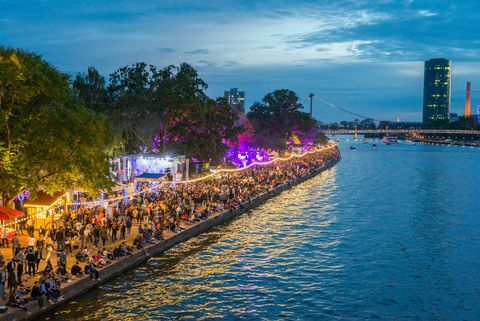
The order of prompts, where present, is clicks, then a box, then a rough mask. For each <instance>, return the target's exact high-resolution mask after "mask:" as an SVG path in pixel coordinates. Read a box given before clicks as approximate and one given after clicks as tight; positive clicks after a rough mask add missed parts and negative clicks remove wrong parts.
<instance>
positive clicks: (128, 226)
mask: <svg viewBox="0 0 480 321" xmlns="http://www.w3.org/2000/svg"><path fill="white" fill-rule="evenodd" d="M125 225H126V227H127V235H130V233H131V231H132V219H131V218H130V216H127V219H126V220H125Z"/></svg>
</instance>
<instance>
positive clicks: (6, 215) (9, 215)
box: [0, 206, 24, 221]
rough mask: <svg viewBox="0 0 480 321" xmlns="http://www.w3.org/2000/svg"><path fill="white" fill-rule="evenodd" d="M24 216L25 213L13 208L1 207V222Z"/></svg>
mask: <svg viewBox="0 0 480 321" xmlns="http://www.w3.org/2000/svg"><path fill="white" fill-rule="evenodd" d="M23 214H24V213H23V212H21V211H17V210H14V209H13V208H8V207H4V206H0V220H2V221H5V220H13V219H15V218H20V217H22V216H23Z"/></svg>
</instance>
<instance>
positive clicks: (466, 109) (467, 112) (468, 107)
mask: <svg viewBox="0 0 480 321" xmlns="http://www.w3.org/2000/svg"><path fill="white" fill-rule="evenodd" d="M465 117H470V82H469V81H467V99H466V101H465Z"/></svg>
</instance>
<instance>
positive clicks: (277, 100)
mask: <svg viewBox="0 0 480 321" xmlns="http://www.w3.org/2000/svg"><path fill="white" fill-rule="evenodd" d="M301 109H303V105H302V104H301V103H300V102H299V98H298V96H297V94H296V93H295V92H293V91H291V90H288V89H277V90H275V91H273V92H271V93H268V94H266V95H265V96H264V97H263V99H262V102H255V103H254V104H253V105H252V106H251V107H250V111H249V112H248V114H247V116H248V119H249V120H250V122H251V123H252V125H253V127H254V128H255V132H256V135H257V141H258V142H259V144H260V145H264V147H278V146H281V145H284V143H285V136H286V135H287V136H289V135H291V134H292V133H296V134H297V135H300V136H309V135H310V133H311V132H312V131H316V122H315V120H314V119H313V118H312V117H311V116H310V115H309V114H307V113H304V112H302V111H301Z"/></svg>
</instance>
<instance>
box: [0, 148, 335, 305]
mask: <svg viewBox="0 0 480 321" xmlns="http://www.w3.org/2000/svg"><path fill="white" fill-rule="evenodd" d="M339 157H340V155H339V152H338V150H337V149H336V148H330V149H327V150H324V151H322V152H320V153H313V154H307V155H306V156H304V157H301V158H292V159H290V160H288V161H284V162H275V163H272V164H270V165H266V166H253V167H251V168H249V169H247V170H242V171H233V172H227V173H220V174H218V175H217V176H216V177H215V178H211V179H206V180H201V181H197V182H193V183H187V184H163V185H160V186H158V187H157V188H155V189H152V190H147V191H144V192H142V193H140V194H138V195H136V196H135V197H132V198H130V199H129V200H128V201H127V202H125V201H118V200H115V201H110V202H109V206H110V208H109V209H106V208H105V207H101V206H95V207H91V208H87V207H79V208H77V209H75V210H70V211H68V212H66V213H65V214H64V215H63V218H62V220H61V221H58V222H56V223H55V224H53V225H52V226H50V227H49V228H47V229H45V228H43V227H40V228H38V229H37V230H34V229H33V228H27V233H28V237H27V239H26V243H25V244H20V243H21V242H20V241H19V238H18V236H17V235H15V237H14V238H13V239H12V240H11V242H10V246H11V250H12V255H13V256H12V259H11V260H9V262H8V263H7V262H5V260H4V258H3V256H2V257H0V297H1V299H3V301H4V303H7V304H9V305H12V306H18V307H22V306H24V305H25V303H26V302H28V301H38V303H39V305H40V307H44V306H45V305H44V303H45V301H48V302H50V303H52V302H54V301H55V300H62V299H63V297H62V296H61V288H62V285H63V284H65V283H70V282H72V281H73V280H74V279H76V278H83V277H85V276H89V277H90V279H91V280H92V281H98V280H99V279H100V271H99V270H100V269H101V268H102V267H104V266H106V265H108V264H111V263H112V262H113V261H115V260H118V259H121V258H122V257H127V256H129V255H131V254H132V253H133V252H134V251H135V249H142V248H143V247H145V246H147V245H148V244H153V243H156V242H158V241H160V240H162V239H164V237H165V235H166V233H178V232H180V231H182V230H184V229H186V228H188V226H189V225H192V224H195V223H196V222H200V221H202V220H205V219H207V218H208V217H209V216H211V215H212V214H214V213H218V212H222V211H225V210H233V209H237V208H241V207H243V206H245V203H246V202H249V201H251V200H252V199H254V198H255V197H257V196H259V195H261V194H264V193H267V192H269V191H271V190H273V189H275V188H276V187H278V186H279V185H282V184H285V183H288V182H291V181H293V180H295V179H296V178H298V177H302V176H305V175H307V174H309V173H310V172H312V171H314V170H316V169H319V168H321V167H322V166H324V165H325V164H326V163H327V162H329V161H331V160H334V159H338V158H339ZM107 202H108V198H107ZM27 225H28V224H27ZM28 226H30V225H28ZM32 226H33V224H32ZM134 229H135V232H134ZM35 234H36V235H35ZM127 241H128V243H130V242H131V245H128V244H127ZM68 262H70V263H71V262H75V263H74V264H73V265H71V267H70V269H69V268H68ZM41 265H43V269H42V268H41ZM81 265H83V268H82V267H81ZM54 266H55V267H54ZM29 280H30V282H29ZM31 280H35V281H34V282H33V283H32V281H31ZM6 286H7V288H8V299H7V298H6V291H5V289H6Z"/></svg>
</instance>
